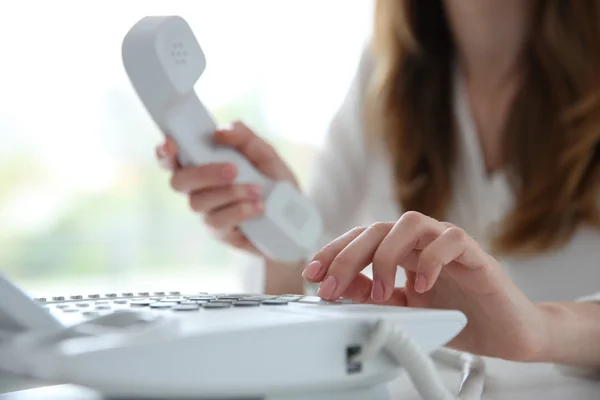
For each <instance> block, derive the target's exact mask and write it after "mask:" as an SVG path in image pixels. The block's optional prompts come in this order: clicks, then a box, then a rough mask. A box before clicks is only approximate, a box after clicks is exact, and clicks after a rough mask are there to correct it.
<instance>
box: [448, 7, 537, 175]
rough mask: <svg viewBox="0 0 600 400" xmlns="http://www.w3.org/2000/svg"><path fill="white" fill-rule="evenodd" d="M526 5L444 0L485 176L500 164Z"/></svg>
mask: <svg viewBox="0 0 600 400" xmlns="http://www.w3.org/2000/svg"><path fill="white" fill-rule="evenodd" d="M530 3H531V2H530V1H529V0H446V1H445V7H446V14H447V15H448V19H449V24H450V28H451V30H452V33H453V36H454V41H455V43H456V46H457V52H458V56H459V60H460V67H461V74H462V75H463V77H464V81H465V83H466V92H467V94H468V97H469V103H470V108H471V110H472V115H473V119H474V123H475V126H476V127H477V134H478V137H479V144H480V148H481V152H482V157H483V161H484V163H485V169H486V172H487V173H488V174H491V173H493V172H494V171H496V170H497V169H500V168H501V167H502V165H503V164H504V159H505V157H504V154H503V152H502V150H503V145H502V143H503V142H504V127H505V123H506V120H507V117H508V114H509V111H510V108H511V104H512V102H513V99H514V97H515V95H516V93H517V90H518V87H519V83H520V78H521V76H520V72H521V68H519V58H520V57H519V55H520V53H521V51H522V49H523V46H524V44H525V41H526V39H527V36H528V34H527V30H528V28H529V27H528V21H529V17H530V14H529V11H530V8H531V6H530Z"/></svg>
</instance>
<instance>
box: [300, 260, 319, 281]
mask: <svg viewBox="0 0 600 400" xmlns="http://www.w3.org/2000/svg"><path fill="white" fill-rule="evenodd" d="M323 272H324V266H323V264H322V263H321V262H320V261H318V260H314V261H312V262H310V263H309V264H308V265H307V266H306V267H305V268H304V270H303V271H302V277H303V278H304V279H306V280H307V281H310V282H320V281H321V280H322V279H323V276H324V275H325V274H324V273H323Z"/></svg>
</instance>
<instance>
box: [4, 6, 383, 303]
mask: <svg viewBox="0 0 600 400" xmlns="http://www.w3.org/2000/svg"><path fill="white" fill-rule="evenodd" d="M1 7H2V8H3V12H0V49H1V50H2V54H3V57H2V63H1V65H0V72H1V73H0V138H1V141H0V270H1V271H2V272H3V273H4V274H6V275H7V276H8V277H9V278H10V279H11V280H13V281H14V282H16V283H17V284H19V285H21V286H22V287H23V288H24V289H26V290H27V291H28V292H30V293H31V294H33V295H36V296H50V295H52V294H61V295H62V294H74V293H82V294H86V293H88V292H90V293H91V292H94V291H100V292H101V293H104V292H106V291H108V290H111V291H112V290H114V291H120V290H148V291H152V290H194V291H198V290H204V291H217V292H222V291H239V290H242V289H243V288H244V282H243V274H240V267H241V265H242V264H243V263H244V262H245V261H244V256H243V255H241V254H238V253H236V252H235V251H232V250H231V249H229V248H227V247H226V246H224V245H222V244H220V243H219V242H217V241H216V240H214V239H213V238H211V237H210V235H209V234H208V232H207V230H206V229H205V227H204V226H203V225H202V220H201V218H200V217H199V216H197V215H194V214H193V213H192V212H191V210H190V209H189V207H188V203H187V200H186V198H185V197H183V196H180V195H178V194H176V193H174V192H173V191H172V190H171V189H170V187H169V175H168V173H166V172H165V171H163V170H161V169H160V168H159V166H158V165H157V163H156V160H155V158H154V148H155V146H156V144H157V143H159V142H160V141H161V140H162V136H161V134H160V133H159V132H158V130H157V129H156V127H155V126H154V125H153V122H152V121H151V120H150V119H149V117H148V115H147V114H146V111H145V110H144V109H143V108H142V106H141V103H140V102H139V100H138V99H137V98H136V96H135V93H134V92H133V90H132V88H131V86H130V84H129V82H128V81H127V77H126V75H125V72H124V70H123V67H122V63H121V54H120V50H121V41H122V39H123V37H124V35H125V34H126V33H127V31H128V30H129V28H130V27H131V26H132V25H133V24H135V23H136V22H137V21H138V20H139V19H141V18H142V17H144V16H146V15H173V14H176V15H180V16H182V17H184V18H185V19H186V20H187V21H188V23H189V24H190V25H191V27H192V29H193V30H194V32H195V34H196V37H197V38H198V40H199V42H200V44H201V46H202V47H203V50H204V52H205V54H206V57H207V63H208V65H207V69H206V72H205V73H204V75H203V76H202V78H201V80H200V81H199V82H198V84H197V86H196V89H197V91H198V93H199V96H200V98H201V99H202V100H203V101H204V103H205V104H206V105H207V106H208V108H209V109H210V111H211V112H212V113H213V114H214V116H215V117H216V118H217V120H218V122H219V123H223V124H226V123H228V122H231V121H232V120H234V119H241V120H243V121H245V122H246V123H247V124H248V125H250V126H251V127H252V128H254V129H255V130H256V131H257V132H258V133H260V134H261V135H263V136H265V137H267V138H268V139H269V140H270V141H271V142H272V143H273V144H274V145H275V146H276V147H277V148H278V149H279V150H280V152H281V154H282V156H283V157H284V158H285V159H286V160H287V161H288V162H289V163H290V164H291V165H292V167H293V169H294V170H295V171H296V173H297V174H298V177H299V179H300V181H301V182H302V184H305V183H306V178H307V175H308V172H309V171H308V166H309V165H310V162H311V159H312V157H313V156H314V154H315V152H316V151H318V149H319V146H320V144H321V142H322V140H323V138H324V135H325V134H326V129H327V125H328V123H329V121H330V119H331V117H332V114H333V113H334V112H335V110H336V108H337V107H338V106H339V104H340V102H341V100H342V97H343V96H344V94H345V92H346V90H347V88H348V85H349V82H350V80H351V79H352V76H353V74H354V72H355V70H356V66H357V63H358V59H359V56H360V53H361V50H362V47H363V45H364V43H365V42H366V40H367V38H368V35H369V31H370V28H371V15H372V10H371V8H372V1H371V0H350V1H349V0H325V1H323V0H283V1H282V0H188V1H181V0H180V1H173V0H169V1H166V0H162V1H156V0H155V1H149V0H120V1H117V0H104V1H98V0H94V1H92V0H86V1H81V0H54V1H51V2H49V1H44V0H38V1H33V0H19V1H12V2H9V3H3V4H2V6H1Z"/></svg>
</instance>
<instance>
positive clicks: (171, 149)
mask: <svg viewBox="0 0 600 400" xmlns="http://www.w3.org/2000/svg"><path fill="white" fill-rule="evenodd" d="M163 147H164V148H163V150H164V152H165V154H167V155H171V154H175V153H176V152H177V148H176V147H177V145H176V144H175V142H174V141H167V142H166V143H165V144H164V145H163Z"/></svg>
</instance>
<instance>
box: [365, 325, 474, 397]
mask: <svg viewBox="0 0 600 400" xmlns="http://www.w3.org/2000/svg"><path fill="white" fill-rule="evenodd" d="M385 350H387V352H388V353H390V355H391V356H392V357H394V359H395V361H396V362H397V363H398V364H400V365H401V366H402V368H403V369H404V370H406V372H407V373H408V375H409V376H410V378H411V380H412V382H413V384H414V385H415V388H416V389H417V391H418V392H419V394H420V395H421V397H423V399H424V400H456V399H459V400H480V399H481V396H482V394H483V385H484V374H485V364H484V362H483V360H482V359H481V358H480V357H476V356H472V355H469V354H466V353H462V352H459V351H454V350H448V349H439V350H437V351H435V352H434V353H433V354H432V355H431V357H430V356H429V355H428V354H426V353H425V352H424V351H423V350H422V349H421V347H420V346H419V345H418V344H417V343H415V341H413V340H412V338H411V337H410V336H409V335H408V334H406V333H405V332H404V331H403V330H402V329H401V328H400V327H399V326H397V325H395V324H394V323H392V322H389V321H383V320H380V321H378V322H377V323H376V325H375V329H374V331H373V334H372V336H371V338H370V340H369V341H368V343H367V344H366V345H365V346H364V347H363V349H362V351H361V352H360V354H357V355H356V357H355V358H354V361H356V362H361V361H365V360H367V359H369V358H371V357H373V356H375V355H377V353H379V352H380V351H385ZM433 359H435V360H437V361H439V362H441V363H444V364H446V365H448V366H451V367H453V368H460V369H462V373H463V380H462V383H461V385H460V388H459V390H458V394H457V395H454V394H452V393H451V392H450V391H449V390H448V389H447V388H446V386H445V385H444V383H443V382H442V380H441V378H440V375H439V373H438V371H437V368H436V366H435V364H434V363H433Z"/></svg>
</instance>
